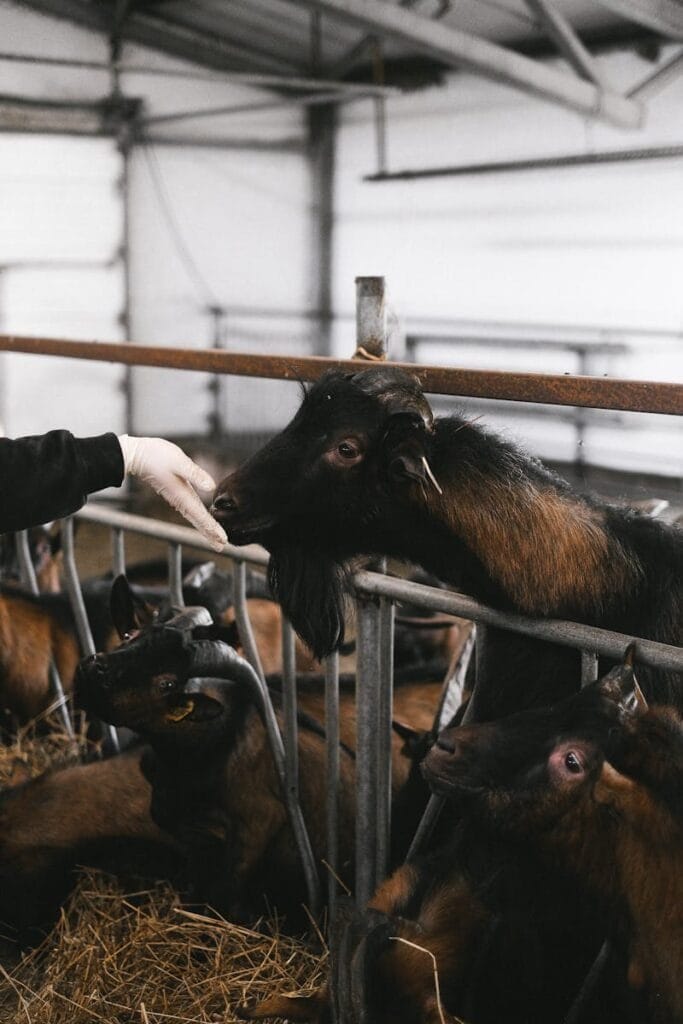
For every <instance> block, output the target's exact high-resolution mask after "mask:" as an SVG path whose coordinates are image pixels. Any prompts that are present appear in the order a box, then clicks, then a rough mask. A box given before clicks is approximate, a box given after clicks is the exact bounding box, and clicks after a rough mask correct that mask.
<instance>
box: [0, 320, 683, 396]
mask: <svg viewBox="0 0 683 1024" xmlns="http://www.w3.org/2000/svg"><path fill="white" fill-rule="evenodd" d="M0 351H4V352H28V353H32V354H35V355H50V356H61V357H66V358H72V359H90V360H95V361H97V362H110V363H111V362H114V363H125V364H126V365H131V366H160V367H166V368H169V369H176V370H194V371H199V372H205V373H229V374H233V375H235V376H239V377H274V378H281V379H283V380H299V379H303V380H318V379H319V378H320V377H321V376H322V375H323V374H324V373H325V371H326V370H328V369H331V368H333V369H342V370H348V371H352V372H357V371H358V360H352V359H325V358H323V357H321V356H263V355H253V354H248V353H237V352H214V351H210V350H198V349H169V348H165V347H162V346H151V345H150V346H148V345H132V344H128V343H124V344H117V343H111V342H91V341H59V340H57V339H55V338H35V337H34V338H28V337H18V336H15V335H0ZM391 365H393V366H398V367H401V368H402V369H404V370H406V371H407V372H408V373H412V374H413V375H414V376H415V377H417V378H418V379H419V381H420V383H421V385H422V387H423V388H424V390H425V391H426V392H427V393H431V394H439V395H464V396H468V397H472V398H490V399H505V400H507V401H512V402H542V403H544V404H546V405H574V406H585V407H587V408H595V409H620V410H623V411H625V412H654V413H666V414H668V415H672V416H682V415H683V384H669V383H662V382H660V381H643V380H623V379H617V378H606V377H573V376H569V375H566V374H553V373H511V372H506V371H502V370H468V369H458V368H455V367H449V368H445V367H441V366H415V365H414V364H413V363H392V364H391Z"/></svg>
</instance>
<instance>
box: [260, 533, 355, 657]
mask: <svg viewBox="0 0 683 1024" xmlns="http://www.w3.org/2000/svg"><path fill="white" fill-rule="evenodd" d="M347 576H348V571H347V570H346V569H345V567H344V566H343V565H341V564H340V563H339V562H337V561H335V560H334V559H333V558H331V557H330V556H329V555H328V554H326V553H325V552H323V551H318V550H311V549H310V548H304V547H303V546H301V547H299V546H298V545H287V546H286V547H282V548H278V549H275V550H273V551H272V553H271V558H270V564H269V566H268V582H269V583H270V588H271V590H272V592H273V596H274V597H275V598H276V600H278V601H279V602H280V604H281V606H282V610H283V611H284V613H285V615H286V616H287V618H288V619H289V621H290V622H291V624H292V626H293V627H294V629H295V630H296V632H297V633H298V634H299V636H300V637H301V639H302V640H303V641H304V643H305V644H307V646H308V647H310V649H311V651H312V652H313V654H314V655H315V657H316V658H318V659H321V658H324V657H326V656H327V655H328V654H331V653H332V651H335V650H337V649H338V648H339V647H340V646H341V644H343V642H344V618H345V614H344V613H345V610H346V593H347V585H346V581H347Z"/></svg>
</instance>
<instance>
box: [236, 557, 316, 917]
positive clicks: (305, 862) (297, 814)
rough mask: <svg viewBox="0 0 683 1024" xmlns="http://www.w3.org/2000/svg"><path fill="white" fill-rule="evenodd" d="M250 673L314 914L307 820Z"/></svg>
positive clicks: (269, 711) (273, 720) (272, 718)
mask: <svg viewBox="0 0 683 1024" xmlns="http://www.w3.org/2000/svg"><path fill="white" fill-rule="evenodd" d="M242 568H244V566H242ZM250 675H251V689H252V693H253V694H254V696H255V697H256V699H257V701H258V705H259V710H260V712H261V716H262V718H263V724H264V726H265V729H266V733H267V736H268V742H269V744H270V749H271V753H272V755H273V761H274V763H275V770H276V772H277V776H278V779H279V781H280V786H281V788H282V795H283V798H284V801H285V806H286V808H287V814H288V816H289V821H290V824H291V826H292V832H293V834H294V841H295V843H296V846H297V849H298V851H299V856H300V858H301V866H302V869H303V872H304V878H305V881H306V891H307V894H308V902H309V909H310V911H311V913H312V914H314V915H315V914H317V913H318V910H319V908H320V882H319V879H318V871H317V868H316V864H315V857H314V855H313V849H312V847H311V841H310V838H309V835H308V829H307V828H306V822H305V821H304V816H303V812H302V810H301V805H300V804H299V801H298V800H297V799H296V798H294V797H293V795H292V793H291V792H290V791H289V788H288V786H287V780H286V774H285V748H284V744H283V742H282V734H281V733H280V727H279V725H278V721H277V716H276V714H275V710H274V708H273V702H272V700H271V699H270V692H269V690H268V687H267V686H266V682H265V679H264V678H263V674H262V673H259V672H258V671H256V669H255V668H254V666H253V665H252V666H251V673H250Z"/></svg>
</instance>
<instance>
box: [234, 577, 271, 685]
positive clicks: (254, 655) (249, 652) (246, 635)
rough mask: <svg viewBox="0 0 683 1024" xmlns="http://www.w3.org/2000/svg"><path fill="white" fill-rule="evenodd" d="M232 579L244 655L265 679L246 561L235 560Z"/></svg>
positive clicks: (236, 619)
mask: <svg viewBox="0 0 683 1024" xmlns="http://www.w3.org/2000/svg"><path fill="white" fill-rule="evenodd" d="M232 579H233V591H234V601H235V621H236V623H237V631H238V633H239V637H240V643H241V644H242V649H243V650H244V657H245V658H246V659H247V661H248V662H249V664H250V665H251V667H252V668H253V669H254V671H255V672H256V673H257V675H258V676H259V678H260V679H261V680H264V679H265V675H264V673H263V666H262V665H261V658H260V657H259V652H258V647H257V646H256V640H255V639H254V631H253V629H252V628H251V622H250V621H249V612H248V611H247V573H246V568H245V565H244V562H242V561H239V562H238V561H235V563H234V567H233V570H232Z"/></svg>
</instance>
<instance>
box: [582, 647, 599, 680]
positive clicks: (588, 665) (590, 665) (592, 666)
mask: <svg viewBox="0 0 683 1024" xmlns="http://www.w3.org/2000/svg"><path fill="white" fill-rule="evenodd" d="M598 674H599V666H598V656H597V654H596V653H595V651H581V685H582V686H588V685H589V684H590V683H594V682H595V681H596V679H597V678H598Z"/></svg>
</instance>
